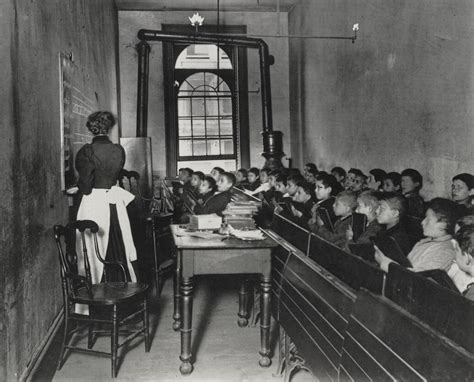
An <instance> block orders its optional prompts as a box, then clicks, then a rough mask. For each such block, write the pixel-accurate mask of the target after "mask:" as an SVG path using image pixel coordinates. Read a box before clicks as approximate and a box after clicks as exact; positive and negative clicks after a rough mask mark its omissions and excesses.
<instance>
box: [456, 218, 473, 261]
mask: <svg viewBox="0 0 474 382" xmlns="http://www.w3.org/2000/svg"><path fill="white" fill-rule="evenodd" d="M454 238H455V239H456V241H457V242H458V244H459V247H460V248H461V251H463V252H465V253H467V254H469V255H471V256H474V225H466V226H464V227H462V228H461V229H460V230H459V231H458V232H456V234H455V235H454Z"/></svg>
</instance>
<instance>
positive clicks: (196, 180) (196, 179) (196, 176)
mask: <svg viewBox="0 0 474 382" xmlns="http://www.w3.org/2000/svg"><path fill="white" fill-rule="evenodd" d="M204 178H205V176H204V173H203V172H201V171H194V172H193V176H192V177H191V186H193V193H194V195H196V196H197V195H199V186H200V185H201V182H202V181H203V180H204Z"/></svg>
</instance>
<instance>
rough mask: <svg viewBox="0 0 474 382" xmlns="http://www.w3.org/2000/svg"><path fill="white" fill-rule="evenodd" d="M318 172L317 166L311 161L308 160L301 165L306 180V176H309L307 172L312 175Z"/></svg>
mask: <svg viewBox="0 0 474 382" xmlns="http://www.w3.org/2000/svg"><path fill="white" fill-rule="evenodd" d="M317 173H318V167H317V166H316V165H315V164H314V163H311V162H308V163H306V164H305V165H304V167H303V176H304V178H305V179H306V181H308V182H309V180H308V177H309V176H310V175H309V174H312V176H313V177H314V176H316V175H317Z"/></svg>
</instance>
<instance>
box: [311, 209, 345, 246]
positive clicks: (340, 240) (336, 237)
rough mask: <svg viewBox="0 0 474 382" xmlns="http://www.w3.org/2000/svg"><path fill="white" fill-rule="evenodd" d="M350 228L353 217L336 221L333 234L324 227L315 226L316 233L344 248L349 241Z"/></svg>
mask: <svg viewBox="0 0 474 382" xmlns="http://www.w3.org/2000/svg"><path fill="white" fill-rule="evenodd" d="M350 226H352V215H349V216H346V217H345V218H343V219H338V220H336V222H335V223H334V232H331V231H330V230H329V229H327V228H326V227H324V226H315V227H314V233H315V234H316V235H318V236H321V237H322V238H324V239H326V240H327V241H330V242H331V243H334V244H335V245H337V246H338V247H340V248H344V247H345V245H346V241H347V238H346V232H347V229H348V228H349V227H350Z"/></svg>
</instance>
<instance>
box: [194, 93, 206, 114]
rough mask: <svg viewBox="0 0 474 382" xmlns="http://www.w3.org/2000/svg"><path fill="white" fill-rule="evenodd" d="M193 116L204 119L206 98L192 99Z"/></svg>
mask: <svg viewBox="0 0 474 382" xmlns="http://www.w3.org/2000/svg"><path fill="white" fill-rule="evenodd" d="M192 106H193V109H192V110H193V116H199V117H204V115H205V114H204V98H200V97H199V98H198V97H196V98H192Z"/></svg>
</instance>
